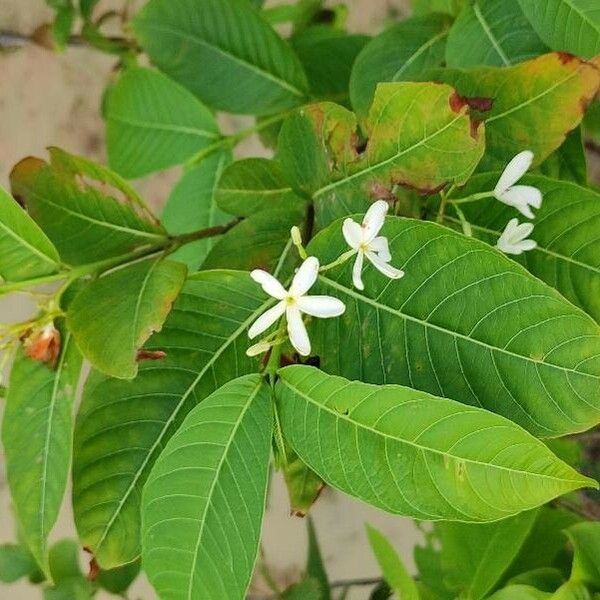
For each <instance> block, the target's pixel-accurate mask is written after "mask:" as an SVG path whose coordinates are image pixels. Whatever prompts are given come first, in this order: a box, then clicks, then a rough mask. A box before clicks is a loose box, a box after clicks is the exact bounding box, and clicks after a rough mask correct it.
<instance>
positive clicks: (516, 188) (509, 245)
mask: <svg viewBox="0 0 600 600" xmlns="http://www.w3.org/2000/svg"><path fill="white" fill-rule="evenodd" d="M532 162H533V152H531V151H530V150H524V151H523V152H519V154H517V155H516V156H515V157H514V158H513V159H512V160H511V161H510V162H509V163H508V165H506V168H505V169H504V172H503V173H502V175H500V179H498V183H497V184H496V187H495V188H494V196H495V197H496V198H497V199H498V200H500V202H503V203H504V204H508V205H509V206H512V207H514V208H516V209H517V210H518V211H519V212H520V213H521V214H522V215H524V216H526V217H527V218H528V219H533V218H534V214H533V211H532V210H531V207H533V208H540V207H541V206H542V193H541V192H540V190H538V189H537V188H536V187H533V186H531V185H515V184H516V183H517V181H519V179H521V177H523V175H525V173H526V172H527V170H528V169H529V167H530V166H531V163H532ZM532 231H533V223H521V224H519V220H518V219H511V220H510V221H509V222H508V224H507V225H506V227H505V229H504V231H503V232H502V235H501V236H500V238H499V239H498V242H497V243H496V247H497V248H498V249H499V250H501V251H502V252H504V253H506V254H522V253H523V252H526V251H527V250H533V248H535V247H536V246H537V244H536V242H535V241H534V240H530V239H528V237H529V236H530V235H531V232H532Z"/></svg>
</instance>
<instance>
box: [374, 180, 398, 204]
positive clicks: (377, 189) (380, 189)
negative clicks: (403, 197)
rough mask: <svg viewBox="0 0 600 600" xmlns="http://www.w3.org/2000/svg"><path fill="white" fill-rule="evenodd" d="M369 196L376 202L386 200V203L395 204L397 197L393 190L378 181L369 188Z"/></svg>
mask: <svg viewBox="0 0 600 600" xmlns="http://www.w3.org/2000/svg"><path fill="white" fill-rule="evenodd" d="M369 196H370V197H371V198H375V199H376V200H385V201H386V202H393V201H395V200H396V196H394V194H392V190H391V189H390V188H389V187H386V186H385V185H383V184H382V183H379V182H377V181H375V182H373V183H371V185H370V186H369Z"/></svg>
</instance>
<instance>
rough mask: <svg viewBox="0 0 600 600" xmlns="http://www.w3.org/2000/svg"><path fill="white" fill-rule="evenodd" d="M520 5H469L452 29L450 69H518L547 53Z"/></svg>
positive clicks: (493, 1) (495, 1)
mask: <svg viewBox="0 0 600 600" xmlns="http://www.w3.org/2000/svg"><path fill="white" fill-rule="evenodd" d="M547 50H548V49H547V47H546V46H545V45H544V43H543V42H542V40H540V38H539V37H538V35H537V33H536V32H535V30H534V29H533V28H532V27H531V25H530V23H529V21H528V20H527V19H526V18H525V15H524V14H523V12H522V10H521V9H520V7H519V4H518V2H505V1H504V0H483V1H482V0H477V1H476V2H473V3H472V4H470V3H469V4H466V5H465V7H464V8H463V10H462V11H461V13H460V15H459V16H458V18H457V19H456V22H455V23H454V25H453V26H452V28H451V29H450V33H449V35H448V43H447V44H446V64H447V65H448V66H449V67H474V66H480V65H490V66H498V67H504V66H509V65H514V64H517V63H519V62H522V61H524V60H527V59H529V58H534V57H535V56H538V55H539V54H544V53H545V52H547Z"/></svg>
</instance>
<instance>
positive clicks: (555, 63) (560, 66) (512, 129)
mask: <svg viewBox="0 0 600 600" xmlns="http://www.w3.org/2000/svg"><path fill="white" fill-rule="evenodd" d="M425 77H426V78H428V79H429V78H431V77H433V78H435V79H436V80H441V81H445V82H446V83H450V84H451V85H454V86H455V87H456V89H457V90H458V92H459V93H460V94H461V95H462V96H468V97H477V98H479V99H480V102H481V98H484V99H485V98H489V99H490V101H491V102H490V103H489V106H486V105H485V104H486V103H485V102H481V105H482V106H481V108H486V109H487V108H489V110H483V111H482V112H477V113H475V116H476V117H477V118H482V119H484V120H485V131H486V160H485V161H484V164H485V166H486V167H488V168H500V167H503V166H504V165H505V164H506V163H507V162H508V161H509V160H510V159H511V158H512V157H513V156H514V155H515V154H517V153H518V152H520V151H521V150H524V149H529V150H531V151H532V152H533V153H534V155H535V160H534V166H536V165H539V164H540V163H542V162H543V161H544V159H545V158H546V157H547V156H548V155H549V154H551V153H552V152H553V151H554V150H556V149H557V148H558V147H559V146H560V145H561V144H562V143H563V141H564V139H565V136H566V134H567V133H568V132H569V131H571V130H572V129H574V128H575V127H577V126H578V125H579V123H580V122H581V120H582V118H583V114H584V112H585V107H586V106H587V104H588V103H589V102H590V101H591V99H592V98H593V97H594V95H595V94H596V92H597V91H598V85H599V83H600V72H599V71H598V69H597V68H596V67H595V66H594V65H593V64H591V63H587V62H583V61H581V60H580V59H578V58H575V57H573V56H570V55H564V54H560V53H550V54H544V55H543V56H540V57H538V58H535V59H532V60H529V61H526V62H524V63H520V64H518V65H515V66H512V67H506V68H503V69H497V68H491V67H487V68H478V69H469V70H460V69H445V70H436V71H435V72H431V73H429V74H426V75H425Z"/></svg>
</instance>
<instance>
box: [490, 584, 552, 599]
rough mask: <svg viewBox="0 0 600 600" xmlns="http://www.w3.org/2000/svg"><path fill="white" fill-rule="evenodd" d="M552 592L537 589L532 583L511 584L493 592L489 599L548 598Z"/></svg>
mask: <svg viewBox="0 0 600 600" xmlns="http://www.w3.org/2000/svg"><path fill="white" fill-rule="evenodd" d="M551 597H552V594H548V593H547V592H541V591H540V590H536V589H535V588H534V587H531V586H530V585H509V586H508V587H505V588H504V589H501V590H498V591H497V592H496V593H495V594H492V595H491V596H490V597H489V598H488V600H546V599H547V598H551Z"/></svg>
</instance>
